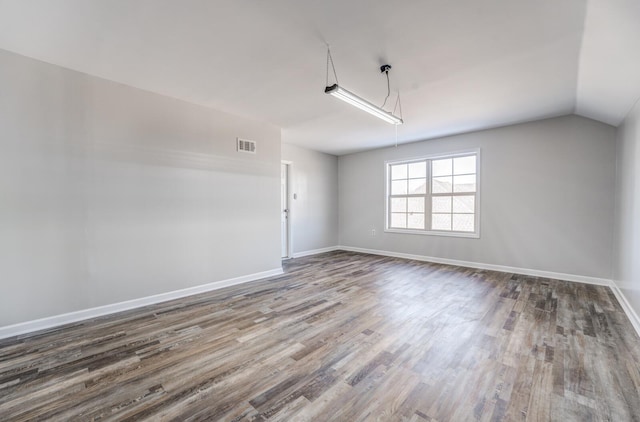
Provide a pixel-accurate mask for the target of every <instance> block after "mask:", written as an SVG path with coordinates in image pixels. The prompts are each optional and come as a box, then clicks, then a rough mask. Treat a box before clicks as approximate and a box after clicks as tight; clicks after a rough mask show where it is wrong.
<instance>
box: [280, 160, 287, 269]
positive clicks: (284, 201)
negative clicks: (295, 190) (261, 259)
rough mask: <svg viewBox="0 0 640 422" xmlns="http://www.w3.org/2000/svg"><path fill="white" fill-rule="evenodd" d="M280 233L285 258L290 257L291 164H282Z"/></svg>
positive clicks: (282, 253)
mask: <svg viewBox="0 0 640 422" xmlns="http://www.w3.org/2000/svg"><path fill="white" fill-rule="evenodd" d="M280 204H281V206H280V233H281V235H280V236H281V243H282V252H281V256H282V257H283V258H288V257H289V165H288V164H285V163H281V164H280Z"/></svg>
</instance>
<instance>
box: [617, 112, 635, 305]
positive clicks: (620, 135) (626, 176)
mask: <svg viewBox="0 0 640 422" xmlns="http://www.w3.org/2000/svg"><path fill="white" fill-rule="evenodd" d="M616 145H617V169H616V170H617V171H616V213H615V231H614V243H613V249H614V265H613V280H614V282H615V283H616V285H617V286H618V288H619V289H620V290H621V291H622V293H623V294H624V296H625V297H626V299H627V301H628V302H629V304H630V305H631V307H632V308H633V309H634V311H635V312H636V314H638V315H640V103H636V105H635V107H634V108H633V109H632V110H631V112H630V113H629V114H628V115H627V117H626V118H625V120H624V121H623V123H622V124H621V125H620V126H619V127H618V132H617V139H616Z"/></svg>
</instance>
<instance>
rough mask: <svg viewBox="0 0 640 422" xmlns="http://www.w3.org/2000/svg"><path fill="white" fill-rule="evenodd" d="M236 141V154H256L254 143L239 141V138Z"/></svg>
mask: <svg viewBox="0 0 640 422" xmlns="http://www.w3.org/2000/svg"><path fill="white" fill-rule="evenodd" d="M237 140H238V152H248V153H249V154H255V153H256V141H249V140H247V139H240V138H237Z"/></svg>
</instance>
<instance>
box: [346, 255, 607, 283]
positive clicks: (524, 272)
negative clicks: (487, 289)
mask: <svg viewBox="0 0 640 422" xmlns="http://www.w3.org/2000/svg"><path fill="white" fill-rule="evenodd" d="M339 249H341V250H344V251H351V252H362V253H368V254H372V255H384V256H392V257H395V258H406V259H413V260H416V261H425V262H433V263H435V264H447V265H456V266H458V267H467V268H477V269H480V270H492V271H500V272H503V273H515V274H522V275H530V276H534V277H546V278H554V279H557V280H565V281H576V282H578V283H586V284H595V285H598V286H611V280H609V279H605V278H596V277H588V276H583V275H575V274H565V273H556V272H551V271H542V270H532V269H529V268H518V267H507V266H504V265H495V264H484V263H481V262H471V261H460V260H457V259H448V258H438V257H433V256H424V255H412V254H407V253H400V252H391V251H381V250H378V249H365V248H354V247H351V246H340V247H339Z"/></svg>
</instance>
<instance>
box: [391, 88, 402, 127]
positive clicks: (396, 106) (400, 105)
mask: <svg viewBox="0 0 640 422" xmlns="http://www.w3.org/2000/svg"><path fill="white" fill-rule="evenodd" d="M398 107H399V108H400V118H401V119H403V117H402V102H401V101H400V91H398V98H396V105H395V106H394V107H393V114H396V109H398ZM403 120H404V119H403Z"/></svg>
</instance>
